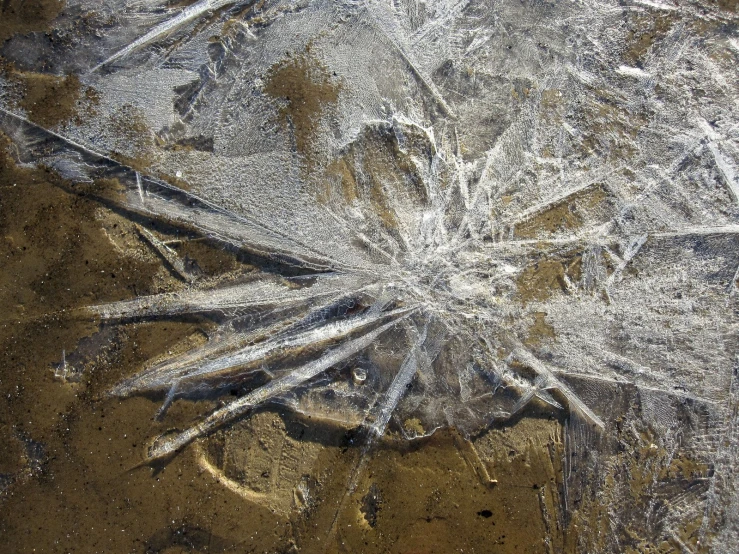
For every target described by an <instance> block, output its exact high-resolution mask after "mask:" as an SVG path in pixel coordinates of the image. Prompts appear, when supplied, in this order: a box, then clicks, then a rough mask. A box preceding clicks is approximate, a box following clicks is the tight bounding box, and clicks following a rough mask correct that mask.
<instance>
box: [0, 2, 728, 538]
mask: <svg viewBox="0 0 739 554" xmlns="http://www.w3.org/2000/svg"><path fill="white" fill-rule="evenodd" d="M73 5H74V7H75V10H77V12H76V13H96V14H98V15H100V17H102V15H103V14H105V15H106V21H107V20H109V21H110V22H111V23H110V24H109V26H108V25H107V24H106V29H105V32H106V36H105V38H104V39H97V38H94V37H95V32H96V31H99V29H95V27H94V24H91V28H90V29H89V30H88V31H79V32H80V33H81V34H82V35H81V36H79V37H77V38H76V39H75V40H70V41H69V42H67V43H64V45H61V44H60V45H50V46H45V47H44V48H47V49H48V51H47V54H48V56H47V57H48V67H49V68H52V69H49V71H52V70H53V71H57V72H61V71H74V72H75V73H76V74H78V75H79V77H80V79H81V81H82V83H83V84H84V85H85V86H89V87H91V88H93V89H94V90H95V91H96V93H97V97H98V100H97V102H98V103H97V104H96V106H97V107H96V108H95V109H91V110H89V111H88V112H86V113H84V114H80V117H79V118H76V119H73V120H70V121H68V122H66V123H63V124H59V125H56V126H54V127H49V128H45V127H43V126H41V125H39V124H38V123H37V122H34V119H33V114H32V113H26V112H24V111H23V109H22V108H21V107H20V106H19V104H18V103H17V102H15V101H14V99H13V96H12V86H11V83H10V81H9V80H6V79H5V78H4V77H0V126H1V127H2V129H3V132H4V133H5V134H7V135H8V136H9V137H10V138H11V139H12V141H13V147H12V149H11V150H12V155H13V156H14V158H15V159H17V161H18V163H21V164H41V165H45V166H48V167H51V168H53V169H54V170H55V171H57V172H58V173H60V174H61V175H62V176H63V177H65V178H66V179H69V180H70V181H72V182H75V183H80V182H87V183H98V182H101V181H106V182H109V181H114V182H116V183H117V185H118V186H119V188H118V189H117V190H115V191H112V192H111V190H108V189H104V188H102V189H96V188H94V187H92V188H90V190H91V192H90V194H92V195H96V196H97V197H98V198H99V199H100V200H101V202H103V203H104V204H105V205H106V206H112V207H114V208H115V209H116V210H119V211H121V213H124V214H127V215H129V216H130V217H132V218H134V219H135V220H136V221H137V225H139V228H140V235H141V238H142V239H143V240H145V241H146V242H147V243H148V244H150V245H151V246H152V247H153V248H154V249H155V250H156V251H157V252H158V254H159V255H160V256H161V257H162V259H163V260H164V261H165V262H166V264H167V265H168V266H169V267H170V269H171V270H172V271H173V272H174V273H175V274H176V275H177V276H178V277H179V279H180V280H181V281H182V282H181V283H180V284H181V287H180V288H179V289H178V290H176V291H175V292H166V293H162V294H156V295H151V296H143V297H136V298H129V299H127V300H123V301H120V302H115V303H110V304H103V305H96V306H89V308H88V313H89V314H90V317H92V316H95V317H99V318H100V319H101V320H103V321H104V322H105V324H108V325H110V324H126V323H131V322H133V323H137V322H139V321H142V320H146V319H153V320H159V319H163V318H171V317H183V316H189V315H193V314H202V315H204V316H206V317H209V318H211V319H213V321H215V322H216V324H217V329H216V331H215V332H213V333H212V334H211V336H210V337H209V341H208V343H206V344H205V345H202V346H200V347H198V348H196V349H194V350H192V351H190V352H187V353H184V354H179V355H177V356H174V357H167V358H165V359H164V360H162V359H159V360H158V361H157V362H155V363H151V364H148V365H147V366H145V367H143V368H140V371H139V372H137V373H136V374H134V375H132V376H129V377H128V378H127V379H125V380H124V381H122V382H121V383H120V384H119V385H118V386H117V387H115V388H114V389H113V390H112V391H111V393H112V394H115V395H120V396H130V395H134V394H144V393H150V392H151V391H156V392H159V393H160V394H162V395H163V397H164V399H163V407H162V410H161V412H160V414H159V415H160V416H164V413H165V412H166V409H167V407H169V406H170V405H171V404H172V403H174V402H179V401H184V400H185V399H198V398H201V397H203V396H206V393H207V392H210V391H218V390H220V389H223V388H224V387H225V386H227V385H232V384H234V383H235V384H242V383H246V384H248V386H252V381H250V380H249V377H250V376H253V374H255V373H261V374H262V375H261V376H262V377H263V378H264V380H265V381H266V383H264V381H263V382H262V383H263V384H261V386H258V387H256V388H253V390H249V391H247V392H246V393H245V395H244V396H242V397H240V398H238V399H235V400H231V401H230V403H227V404H225V405H224V406H223V407H221V408H219V409H217V410H216V411H215V412H213V413H211V414H209V415H204V419H202V420H200V421H199V422H194V423H193V426H192V427H191V428H189V429H187V430H185V431H182V432H180V433H178V434H176V435H174V436H165V437H161V438H159V439H158V440H157V441H156V442H155V445H154V446H153V448H152V449H151V450H150V451H149V454H148V456H149V459H158V458H162V457H166V456H169V455H171V454H173V453H175V452H176V451H178V450H179V449H181V448H183V447H185V446H186V445H187V444H188V443H190V442H192V441H193V440H195V439H197V438H199V437H202V436H203V435H206V434H209V433H213V432H216V431H217V430H218V429H219V428H220V427H221V426H223V425H224V424H226V423H230V422H232V421H233V420H235V419H237V418H240V417H247V416H246V414H247V412H249V411H250V410H252V409H254V408H256V407H258V406H261V405H262V404H264V403H270V402H278V401H279V402H281V403H282V405H287V406H289V407H291V408H292V409H294V410H296V411H298V412H302V413H305V414H316V415H318V416H321V417H325V418H328V419H332V420H338V421H342V422H344V423H345V424H346V425H350V426H355V425H359V426H362V427H363V428H364V429H365V430H368V431H369V433H368V435H369V436H370V438H369V439H368V440H369V441H370V443H371V444H374V442H372V441H381V440H382V439H383V437H387V436H393V437H404V438H407V439H412V438H415V437H422V436H428V435H430V434H432V433H433V432H434V431H436V430H437V429H439V428H442V427H447V426H453V427H455V428H456V429H457V430H459V432H460V433H462V435H463V436H465V437H475V436H478V435H479V433H482V432H484V430H485V429H487V428H489V426H490V425H491V424H501V422H503V421H507V420H515V419H516V418H521V417H525V416H526V414H528V413H531V410H545V411H548V412H549V413H551V414H552V415H553V417H554V416H556V417H562V418H565V419H566V421H567V423H566V426H565V431H563V432H564V433H566V435H567V451H568V452H567V457H568V461H567V462H566V465H567V478H566V487H567V490H566V491H565V493H564V497H565V498H564V500H565V501H566V502H569V504H568V505H569V507H570V508H571V509H574V508H573V506H572V502H571V501H572V499H574V498H580V499H581V498H582V497H583V494H582V490H583V489H584V487H586V482H587V483H590V485H587V486H592V483H593V482H599V483H606V482H615V481H613V479H612V477H613V475H615V474H617V473H618V471H620V470H617V469H615V468H617V467H618V463H620V462H617V460H618V459H619V458H618V455H619V454H618V453H619V452H620V451H619V448H621V447H622V446H623V444H622V443H620V442H619V441H622V442H623V440H625V439H623V433H624V431H623V429H627V430H628V432H630V433H632V435H633V436H636V437H642V436H646V435H649V436H650V437H652V435H655V436H656V437H657V438H654V441H655V442H654V444H658V446H659V448H660V449H661V450H660V452H663V451H664V452H666V453H669V455H668V454H665V456H668V457H669V459H670V460H672V459H673V458H675V457H676V456H678V454H677V453H679V452H681V453H685V452H689V453H690V455H691V456H692V457H693V458H691V459H695V460H698V461H699V462H700V464H705V465H706V467H710V468H713V469H712V471H713V473H711V474H710V475H709V474H708V473H706V474H705V475H704V476H703V477H700V479H704V480H705V482H704V481H700V480H695V482H693V481H690V483H688V484H686V486H688V485H689V486H690V487H692V488H691V489H690V491H689V492H686V493H685V494H686V496H684V497H674V498H673V501H674V508H669V510H671V511H670V518H672V519H670V518H665V519H664V521H663V522H662V523H659V524H658V523H650V524H649V525H650V526H649V532H650V533H651V535H650V536H651V537H652V538H653V539H654V540H657V539H656V538H655V537H661V536H662V535H661V533H662V532H663V531H664V534H665V535H666V536H670V537H677V534H676V533H678V528H679V525H678V523H676V522H678V521H683V520H684V519H685V518H687V517H688V516H690V517H693V516H695V517H698V516H697V515H695V514H699V513H702V514H703V515H702V516H700V517H702V520H701V521H702V522H703V523H702V524H701V525H702V526H703V531H701V533H702V535H701V541H703V542H704V543H707V542H710V541H711V540H713V542H712V543H711V544H713V545H714V550H715V551H716V552H733V551H735V549H736V546H737V544H738V543H737V541H739V534H737V533H736V531H735V529H736V525H737V516H736V510H734V511H733V512H732V510H733V508H734V507H736V506H737V505H738V504H739V500H738V499H739V496H737V493H736V490H737V487H738V486H739V485H738V484H737V480H736V479H737V469H736V463H735V460H736V456H735V454H736V451H737V448H739V438H737V435H736V418H737V416H736V413H737V399H736V363H737V362H736V360H737V339H736V337H737V330H738V328H737V327H738V326H737V318H736V315H737V294H736V290H737V287H738V286H739V284H738V282H737V278H738V276H739V269H737V268H739V203H737V197H738V193H737V190H739V189H738V188H737V187H738V186H739V185H738V184H737V175H739V147H738V146H737V144H739V143H738V141H739V134H738V132H739V124H738V123H739V122H738V121H737V116H736V113H737V111H736V104H737V99H738V98H739V96H737V93H736V91H737V85H739V77H738V76H737V73H736V39H735V38H733V36H732V35H731V32H732V31H731V30H730V29H732V28H733V27H732V25H735V24H736V16H735V15H732V14H730V13H729V12H726V11H722V10H720V9H719V8H717V7H716V6H714V5H713V4H711V3H707V2H702V1H696V2H690V3H687V4H685V5H684V6H679V7H678V6H674V5H672V4H668V3H659V2H626V3H617V2H600V1H598V2H596V1H584V2H575V3H568V4H563V3H554V4H552V3H546V2H540V3H512V2H500V3H492V4H491V3H489V2H482V1H476V0H471V1H464V2H456V1H444V2H426V3H419V2H405V1H398V2H379V1H370V2H353V1H348V0H347V1H340V2H334V1H320V0H317V1H310V2H308V1H306V2H279V1H268V2H264V3H258V5H257V4H247V3H242V2H231V1H226V0H221V1H218V2H215V1H206V0H202V1H199V2H195V3H193V4H191V5H190V6H189V7H186V8H182V9H179V10H176V11H174V10H171V9H169V8H168V7H167V6H168V4H167V3H164V2H156V1H155V2H146V3H133V4H128V5H126V6H123V5H121V6H119V5H118V4H117V3H112V2H103V3H92V2H86V1H83V0H78V1H77V2H74V3H73ZM157 8H161V9H159V10H158V9H157ZM70 13H72V12H70ZM57 24H58V27H59V28H60V29H62V30H65V29H66V30H68V29H71V28H72V27H73V24H74V18H73V16H72V15H65V13H62V15H61V16H60V18H59V20H58V21H57ZM98 26H99V27H101V26H102V24H99V25H98ZM108 27H109V28H108ZM85 33H89V36H88V35H86V34H85ZM3 56H5V57H7V58H8V59H9V60H11V61H12V60H14V59H16V60H17V61H18V63H19V64H21V63H22V62H23V63H25V62H24V60H25V59H26V58H25V55H24V53H23V52H21V51H19V50H18V49H17V48H16V45H15V43H14V42H13V41H12V40H11V41H9V42H8V44H7V45H6V46H4V50H3ZM14 56H15V57H14ZM70 68H71V69H70ZM139 83H145V86H144V85H140V84H139ZM121 102H124V103H125V104H126V106H125V109H123V108H124V106H120V105H119V104H121ZM121 114H125V116H126V117H125V119H126V121H124V124H125V125H129V127H130V128H128V129H127V132H131V131H132V132H133V134H134V135H135V136H136V138H137V139H141V140H125V139H124V138H122V136H123V135H122V134H123V133H124V131H122V130H121V124H120V121H119V119H120V116H121ZM125 125H123V126H124V127H125ZM151 221H163V222H166V223H168V224H169V225H172V226H174V227H176V228H182V229H184V230H187V231H188V232H189V233H192V234H196V235H200V236H202V237H206V238H208V239H209V240H211V241H214V242H220V243H223V244H224V245H227V246H228V247H229V248H230V249H232V250H234V251H239V252H244V253H248V254H249V255H250V256H251V258H250V259H253V260H256V261H255V269H254V271H253V272H251V273H249V274H248V275H229V276H227V277H226V278H224V279H223V280H221V281H214V280H209V279H207V278H200V276H198V275H195V274H193V273H192V272H191V271H190V270H189V268H188V267H187V266H186V265H185V264H184V262H183V260H182V259H181V258H180V257H178V255H177V254H176V252H174V250H173V249H171V248H170V247H169V246H168V244H167V243H166V241H164V240H162V239H161V237H159V236H158V235H157V233H156V232H155V231H154V230H153V229H151V228H149V223H150V222H151ZM640 440H641V439H640ZM650 440H652V439H650ZM624 448H626V447H624ZM629 448H636V447H633V445H632V446H629ZM573 452H574V456H575V457H577V455H580V458H579V459H578V460H577V463H574V462H572V457H573ZM678 457H679V456H678ZM666 459H667V458H666ZM665 463H667V462H665ZM696 463H698V462H696ZM701 467H702V466H701ZM573 468H574V469H573ZM624 471H625V470H624ZM664 471H665V472H667V470H666V469H665V470H664ZM608 472H611V473H608ZM663 473H664V472H663ZM609 479H610V481H609ZM686 479H687V478H686ZM588 480H589V481H588ZM599 480H600V481H599ZM619 483H622V482H621V481H619ZM603 486H605V485H603ZM618 486H622V485H618ZM650 486H653V487H655V489H654V490H656V488H658V486H661V485H660V483H659V482H657V481H655V482H654V483H652V484H651V485H650ZM614 487H616V485H614ZM650 490H652V489H650ZM629 494H630V493H629V492H628V491H627V490H626V485H623V486H622V488H621V489H618V490H616V489H614V490H611V491H610V492H608V495H610V496H609V498H610V499H611V501H612V502H613V503H618V501H619V498H621V496H619V495H623V497H624V498H626V497H628V495H629ZM655 494H656V492H655ZM660 494H661V493H660ZM665 494H667V493H665ZM578 495H580V496H578ZM665 509H666V510H667V508H665ZM614 517H615V516H614ZM681 518H682V519H681ZM722 518H723V519H722ZM627 519H628V517H627V515H624V514H623V513H619V514H618V516H617V518H616V520H617V523H614V526H617V525H622V523H623V522H624V521H626V520H627ZM616 520H614V521H616ZM711 521H725V522H727V523H726V525H725V529H726V530H725V531H721V533H720V537H721V538H715V537H714V538H711V537H712V535H711V532H713V531H715V529H709V527H710V526H711V525H712V524H711V523H710V522H711ZM623 525H626V524H625V523H623ZM619 529H620V530H618V531H613V537H617V536H618V537H621V538H620V539H617V538H613V539H612V540H611V539H608V540H609V541H610V542H608V546H607V547H604V551H606V550H608V549H610V551H619V548H620V547H621V546H623V545H622V544H621V543H620V542H619V541H621V540H623V536H626V535H628V533H627V532H626V531H624V530H623V529H621V528H620V527H619ZM619 533H620V534H619ZM716 537H718V535H716ZM660 540H661V539H660ZM675 540H676V541H679V543H676V544H679V545H682V546H681V548H684V549H686V550H689V549H690V547H689V545H688V543H686V542H685V541H686V540H687V539H685V538H684V537H683V538H682V539H681V538H679V537H678V538H676V539H675ZM688 542H689V541H688ZM691 544H693V543H691ZM583 551H589V550H588V548H585V547H583ZM593 551H595V550H593Z"/></svg>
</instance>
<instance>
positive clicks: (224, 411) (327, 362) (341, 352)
mask: <svg viewBox="0 0 739 554" xmlns="http://www.w3.org/2000/svg"><path fill="white" fill-rule="evenodd" d="M410 313H411V312H409V311H406V312H405V313H404V314H402V315H400V316H397V317H396V318H395V319H394V320H393V321H390V322H389V323H385V324H384V325H382V326H380V327H378V328H377V329H375V330H373V331H370V332H369V333H367V334H365V335H362V336H361V337H359V338H356V339H353V340H350V341H348V342H346V343H344V344H342V345H341V346H339V347H337V348H336V349H334V350H331V351H329V352H327V353H325V354H324V355H323V356H321V357H320V358H319V359H317V360H315V361H313V362H310V363H308V364H306V365H304V366H302V367H300V368H298V369H296V370H295V371H293V372H291V373H288V374H287V375H285V376H284V377H280V378H279V379H275V380H274V381H270V382H269V383H267V384H266V385H264V386H262V387H260V388H258V389H256V390H255V391H252V392H251V393H249V394H247V395H245V396H244V397H242V398H240V399H238V400H235V401H233V402H231V403H230V404H229V405H228V406H225V407H224V408H221V409H220V410H216V411H215V412H213V413H212V414H211V415H209V416H208V417H207V418H206V419H205V420H203V421H202V422H200V423H198V424H197V425H194V426H193V427H191V428H190V429H188V430H187V431H184V432H182V433H180V434H178V435H175V436H174V437H166V436H165V437H159V438H158V439H157V440H155V441H154V444H153V445H152V447H151V448H150V449H149V451H148V456H147V458H148V459H149V460H156V459H159V458H164V457H166V456H169V455H171V454H173V453H174V452H176V451H177V450H179V449H181V448H182V447H184V446H185V445H187V444H189V443H190V442H192V441H193V440H195V439H196V438H198V437H201V436H203V435H205V434H208V433H210V432H211V431H213V430H214V429H217V428H218V427H220V426H222V425H224V424H226V423H228V422H229V421H232V420H233V419H235V418H237V417H239V416H240V415H241V414H243V413H244V412H246V411H248V410H250V409H252V408H254V407H256V406H258V405H259V404H261V403H263V402H265V401H267V400H269V399H270V398H274V397H275V396H278V395H280V394H283V393H285V392H288V391H290V390H292V389H294V388H295V387H297V386H299V385H301V384H303V383H304V382H306V381H307V380H309V379H311V378H313V377H315V376H316V375H318V374H319V373H321V372H323V371H326V370H327V369H328V368H330V367H332V366H334V365H336V364H337V363H339V362H342V361H344V360H346V359H347V358H349V357H350V356H352V355H354V354H356V353H357V352H359V351H360V350H362V349H364V348H366V347H368V346H369V345H370V344H372V342H373V341H374V340H375V339H376V338H377V337H378V336H380V335H381V334H382V333H384V332H385V331H387V330H388V329H390V328H391V327H393V326H395V325H396V324H397V323H398V321H399V320H400V319H403V318H406V317H408V316H409V315H410Z"/></svg>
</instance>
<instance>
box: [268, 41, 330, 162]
mask: <svg viewBox="0 0 739 554" xmlns="http://www.w3.org/2000/svg"><path fill="white" fill-rule="evenodd" d="M265 81H266V84H265V86H264V92H265V93H266V94H268V95H270V96H271V97H272V98H275V99H276V100H278V101H279V102H280V106H279V109H278V113H279V116H280V119H281V120H282V123H283V125H284V126H285V127H286V128H287V129H288V130H290V131H291V132H292V134H293V136H294V137H295V145H296V148H297V150H298V153H300V154H301V155H302V156H303V157H304V159H305V160H306V162H307V163H309V164H310V163H311V158H312V156H311V154H313V153H314V149H313V147H312V145H311V143H312V141H313V140H314V138H315V135H316V131H317V129H318V125H319V124H320V121H321V118H322V117H323V115H324V113H325V112H326V110H327V109H328V108H329V107H330V106H332V105H334V104H336V102H337V100H338V98H339V92H340V90H341V84H340V83H339V82H338V81H336V80H335V79H334V78H332V76H331V75H329V73H328V70H327V69H326V68H325V67H324V66H323V65H321V63H320V62H319V61H318V60H316V59H315V58H313V57H312V56H311V54H310V48H307V49H306V52H305V53H303V54H300V55H296V56H290V57H288V58H287V59H286V60H284V61H282V62H280V63H278V64H275V65H274V66H272V68H271V69H270V71H269V73H268V74H267V77H266V79H265Z"/></svg>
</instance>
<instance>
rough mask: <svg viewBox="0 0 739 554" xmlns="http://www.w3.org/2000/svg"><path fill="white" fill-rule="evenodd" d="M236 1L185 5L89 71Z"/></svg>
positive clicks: (118, 58)
mask: <svg viewBox="0 0 739 554" xmlns="http://www.w3.org/2000/svg"><path fill="white" fill-rule="evenodd" d="M236 1H237V0H200V2H196V3H195V4H193V5H191V6H188V7H186V8H185V9H184V10H182V11H181V12H180V13H178V14H177V15H176V16H175V17H172V18H171V19H167V20H166V21H164V22H162V23H160V24H159V25H156V26H154V28H152V29H151V30H150V31H149V32H148V33H146V34H145V35H143V36H142V37H140V38H137V39H136V40H135V41H133V42H132V43H131V44H129V45H128V46H126V47H125V48H121V49H120V50H118V51H117V52H116V53H115V54H113V55H112V56H110V57H109V58H108V59H106V60H104V61H102V62H100V63H99V64H98V65H96V66H95V67H93V68H92V69H91V70H90V72H91V73H92V72H94V71H97V70H98V69H100V68H101V67H103V66H105V65H108V64H111V63H113V62H114V61H116V60H120V59H121V58H124V57H126V56H128V55H129V54H131V53H132V52H134V51H136V50H138V49H139V48H141V47H143V46H146V45H147V44H149V43H151V42H154V41H155V40H158V39H159V38H161V37H162V36H164V35H166V34H167V33H169V32H171V31H174V30H175V29H177V28H178V27H181V26H182V25H184V24H186V23H188V22H190V21H192V20H193V19H196V18H197V17H200V16H201V15H203V14H204V13H205V12H207V11H208V10H216V9H218V8H222V7H223V6H228V5H229V4H235V3H236Z"/></svg>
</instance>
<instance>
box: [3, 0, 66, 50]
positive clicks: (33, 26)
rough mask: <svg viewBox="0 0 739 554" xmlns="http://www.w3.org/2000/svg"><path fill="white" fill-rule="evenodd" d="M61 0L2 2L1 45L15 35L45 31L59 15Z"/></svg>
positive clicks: (61, 6) (62, 5)
mask: <svg viewBox="0 0 739 554" xmlns="http://www.w3.org/2000/svg"><path fill="white" fill-rule="evenodd" d="M64 5H65V2H63V1H61V0H31V1H29V0H6V1H4V2H0V21H2V24H1V25H0V43H2V42H4V41H5V40H7V39H9V38H10V37H12V36H13V35H15V34H18V33H20V34H26V33H31V32H34V31H44V30H45V29H46V28H47V26H48V25H49V23H51V22H52V21H53V20H54V18H55V17H56V16H57V15H59V13H60V12H61V11H62V9H63V8H64Z"/></svg>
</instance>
